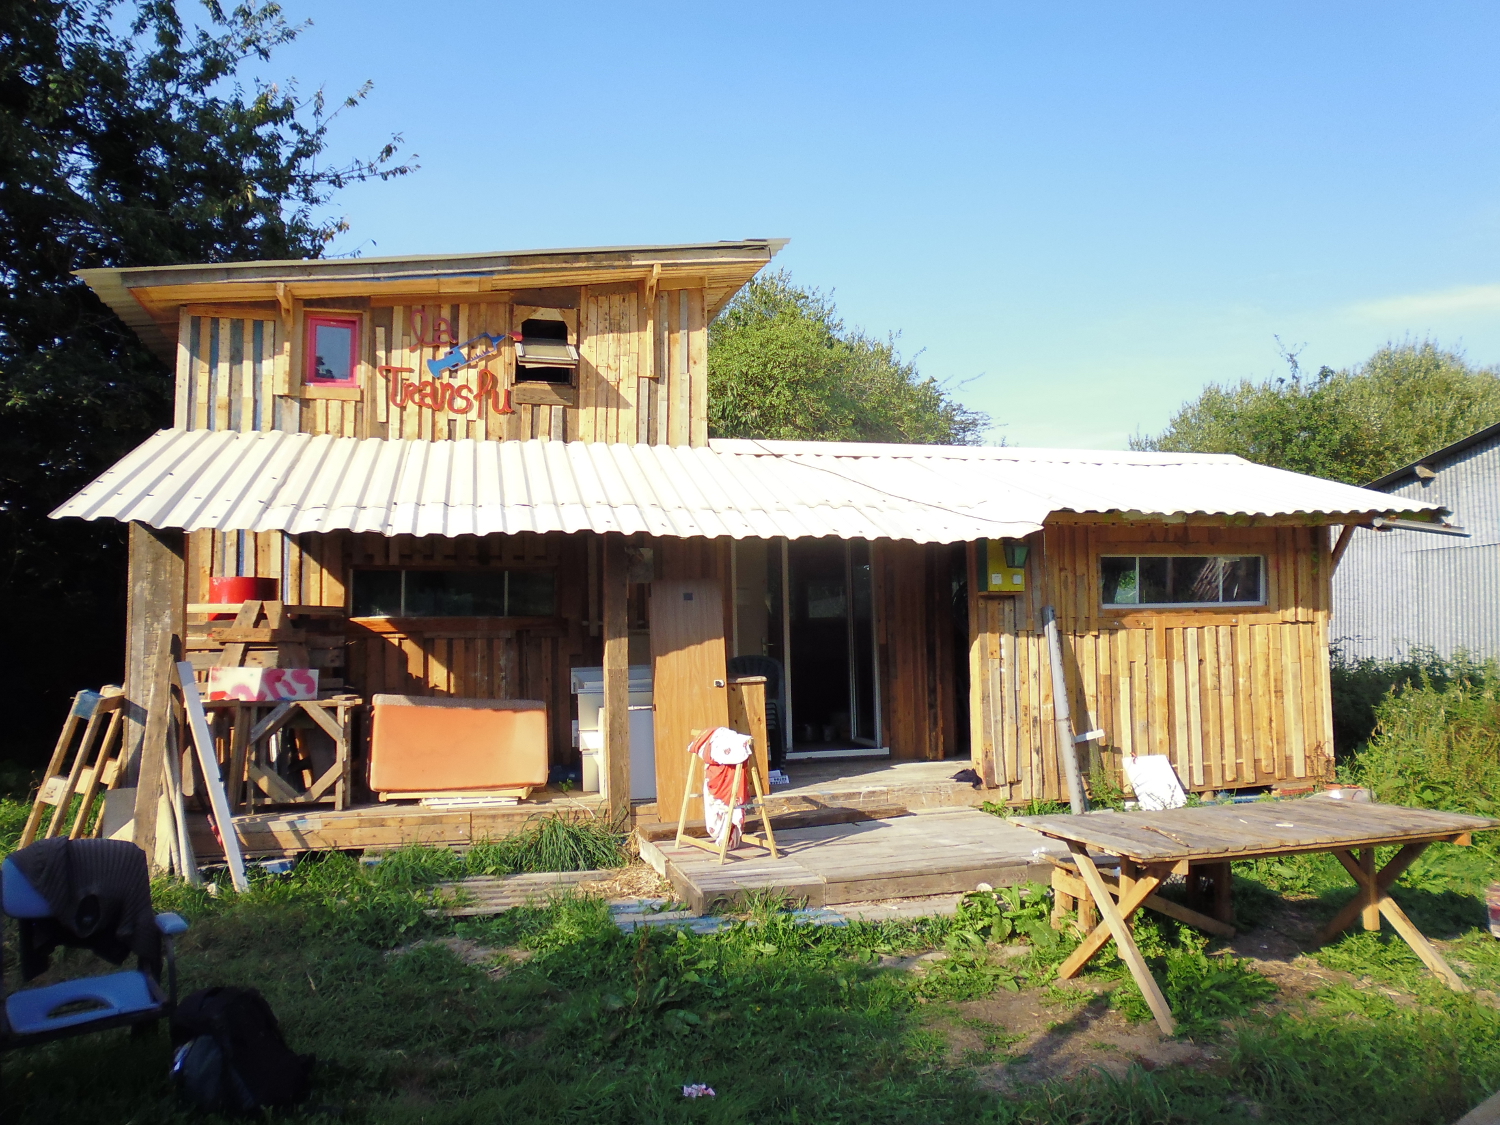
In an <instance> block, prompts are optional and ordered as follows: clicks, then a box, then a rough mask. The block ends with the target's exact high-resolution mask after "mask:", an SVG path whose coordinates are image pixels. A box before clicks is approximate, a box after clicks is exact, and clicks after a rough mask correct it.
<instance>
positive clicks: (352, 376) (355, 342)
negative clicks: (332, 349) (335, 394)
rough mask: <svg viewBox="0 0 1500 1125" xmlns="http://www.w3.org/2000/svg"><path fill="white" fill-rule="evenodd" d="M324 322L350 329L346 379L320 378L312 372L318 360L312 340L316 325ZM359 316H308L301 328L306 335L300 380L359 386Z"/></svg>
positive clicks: (329, 385) (316, 383) (311, 383)
mask: <svg viewBox="0 0 1500 1125" xmlns="http://www.w3.org/2000/svg"><path fill="white" fill-rule="evenodd" d="M320 324H326V325H329V326H330V327H332V326H334V325H339V326H348V327H349V328H350V329H352V331H351V332H350V333H349V378H347V379H320V378H318V377H317V376H316V375H314V374H313V369H314V365H315V364H316V363H317V361H318V353H317V350H316V349H315V348H314V346H313V341H315V340H316V339H317V335H318V325H320ZM359 328H360V323H359V317H357V316H309V317H308V318H307V326H306V328H305V329H304V330H303V331H304V332H305V333H306V335H305V336H304V338H303V341H302V353H303V354H302V381H303V382H304V383H307V384H308V385H309V386H314V387H357V386H359Z"/></svg>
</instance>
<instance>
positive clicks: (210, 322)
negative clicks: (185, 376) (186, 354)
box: [192, 316, 219, 430]
mask: <svg viewBox="0 0 1500 1125" xmlns="http://www.w3.org/2000/svg"><path fill="white" fill-rule="evenodd" d="M218 323H219V322H218V321H217V320H214V319H213V318H211V317H206V316H202V317H199V318H198V346H197V349H196V350H195V353H194V357H193V426H192V428H193V429H195V430H206V429H208V428H209V421H210V419H211V417H212V413H211V403H210V397H209V396H210V394H211V393H212V387H211V386H210V384H211V382H212V379H213V367H212V365H211V364H210V362H209V360H210V356H211V348H212V346H213V340H214V334H215V326H216V325H217V324H218Z"/></svg>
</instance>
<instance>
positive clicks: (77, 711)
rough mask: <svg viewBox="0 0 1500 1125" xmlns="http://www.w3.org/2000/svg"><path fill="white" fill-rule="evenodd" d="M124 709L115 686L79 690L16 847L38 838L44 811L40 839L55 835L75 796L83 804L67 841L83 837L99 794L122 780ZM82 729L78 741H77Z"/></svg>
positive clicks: (61, 826) (119, 692) (118, 690)
mask: <svg viewBox="0 0 1500 1125" xmlns="http://www.w3.org/2000/svg"><path fill="white" fill-rule="evenodd" d="M124 704H125V695H124V692H122V691H121V689H120V688H118V687H113V686H110V687H105V688H102V689H100V690H99V691H80V692H79V693H78V694H77V695H75V696H74V697H73V705H72V707H70V708H69V709H68V717H67V720H66V721H65V722H64V723H63V729H62V733H61V734H60V735H58V738H57V745H56V747H55V748H54V749H53V751H52V758H51V760H50V761H48V763H47V772H46V773H45V774H44V775H43V777H42V784H41V786H40V788H38V790H37V794H36V800H35V802H34V803H33V804H32V806H31V815H30V816H28V817H27V818H26V827H25V828H23V829H22V830H21V839H20V843H19V844H18V845H17V846H18V847H22V848H24V847H26V845H28V844H30V843H32V842H33V841H34V840H36V839H37V830H38V829H39V828H40V827H41V823H42V817H43V816H45V815H46V812H47V810H48V809H51V810H52V816H51V818H50V819H49V820H48V821H47V829H46V831H45V832H43V833H42V834H41V835H42V838H44V839H45V838H49V837H52V836H56V835H58V834H59V833H60V832H61V831H62V830H63V826H64V825H65V824H66V823H67V818H68V810H69V808H70V807H71V806H72V804H73V798H74V797H75V796H80V797H81V798H82V799H81V800H80V801H79V805H78V815H77V817H76V818H75V819H74V821H73V826H72V828H71V829H70V830H69V832H68V836H69V837H70V838H71V839H74V840H76V839H78V838H79V837H80V836H82V835H83V831H84V828H85V827H87V825H88V823H89V819H90V817H91V815H92V813H93V806H94V802H95V800H96V799H97V798H98V797H99V794H100V792H101V790H108V789H113V788H114V787H115V786H116V785H117V784H119V781H120V774H121V770H120V766H121V762H120V757H119V751H120V743H121V733H122V729H123V728H122V724H121V721H120V720H121V718H122V716H123V715H124V710H123V708H124ZM80 728H81V729H82V737H78V735H79V730H80ZM75 738H77V743H76V745H75V742H74V739H75ZM70 757H71V761H70ZM80 787H81V788H80Z"/></svg>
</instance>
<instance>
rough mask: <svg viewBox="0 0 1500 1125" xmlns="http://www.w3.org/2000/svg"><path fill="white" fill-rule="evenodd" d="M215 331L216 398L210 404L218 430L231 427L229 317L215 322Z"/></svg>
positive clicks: (215, 427)
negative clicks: (216, 339)
mask: <svg viewBox="0 0 1500 1125" xmlns="http://www.w3.org/2000/svg"><path fill="white" fill-rule="evenodd" d="M213 323H214V331H215V333H216V334H217V337H218V350H217V352H216V353H215V356H214V360H215V363H214V400H213V403H212V404H211V405H210V414H211V416H212V418H213V428H214V429H216V430H227V429H229V396H230V382H229V325H230V321H229V320H228V319H227V318H223V317H220V318H218V319H216V320H215V321H214V322H213Z"/></svg>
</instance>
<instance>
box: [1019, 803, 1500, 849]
mask: <svg viewBox="0 0 1500 1125" xmlns="http://www.w3.org/2000/svg"><path fill="white" fill-rule="evenodd" d="M1009 820H1010V821H1011V823H1012V824H1019V825H1021V826H1022V827H1024V828H1031V829H1034V830H1035V831H1037V832H1040V833H1042V835H1044V836H1051V837H1053V838H1055V839H1058V840H1071V841H1074V842H1075V843H1079V844H1085V845H1087V846H1088V847H1090V848H1096V849H1098V850H1099V851H1102V852H1109V853H1110V854H1112V855H1119V856H1125V857H1126V858H1129V859H1132V860H1134V861H1136V862H1137V863H1164V862H1177V861H1179V860H1224V859H1249V858H1251V857H1254V856H1264V855H1287V854H1290V853H1293V852H1319V851H1329V850H1332V849H1343V848H1350V847H1364V846H1374V845H1377V844H1407V843H1419V842H1422V841H1430V840H1441V839H1447V838H1451V837H1455V836H1460V835H1463V834H1464V833H1468V832H1479V831H1483V830H1485V829H1489V828H1497V827H1500V821H1497V820H1493V819H1491V818H1489V817H1483V816H1470V815H1468V814H1466V813H1453V812H1439V811H1437V810H1434V809H1413V808H1407V807H1405V806H1404V805H1380V804H1373V803H1368V802H1359V801H1336V800H1333V799H1332V798H1329V797H1326V796H1322V795H1319V796H1314V797H1304V798H1301V799H1298V800H1282V801H1258V802H1255V803H1252V804H1243V805H1202V806H1199V807H1197V808H1181V809H1168V810H1165V811H1162V812H1141V811H1138V810H1136V811H1131V812H1114V811H1112V810H1101V811H1099V812H1090V813H1084V814H1083V815H1082V816H1072V815H1069V814H1060V815H1056V816H1013V817H1010V818H1009Z"/></svg>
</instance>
